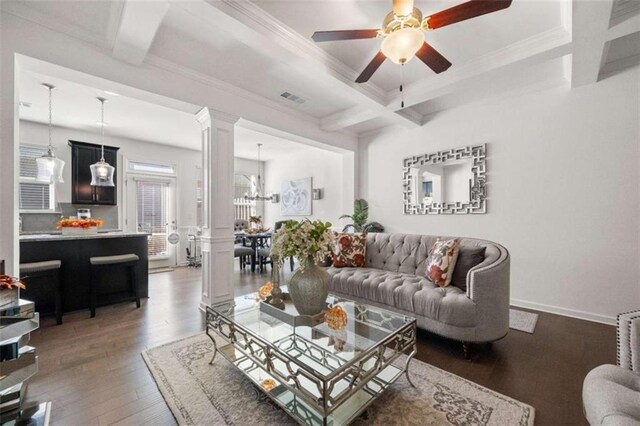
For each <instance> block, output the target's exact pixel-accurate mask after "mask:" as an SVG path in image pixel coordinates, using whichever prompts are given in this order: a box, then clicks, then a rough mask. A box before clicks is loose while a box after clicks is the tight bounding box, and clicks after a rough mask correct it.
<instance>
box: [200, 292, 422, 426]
mask: <svg viewBox="0 0 640 426" xmlns="http://www.w3.org/2000/svg"><path fill="white" fill-rule="evenodd" d="M327 303H328V304H329V306H334V305H336V304H337V305H339V306H341V307H342V308H343V309H344V310H345V311H346V313H347V324H346V326H345V327H344V328H343V329H341V330H333V329H331V328H329V327H328V326H327V325H326V324H325V323H324V322H322V321H315V322H312V323H309V324H308V325H303V326H300V325H298V326H293V325H291V324H290V323H289V322H288V321H284V320H282V319H279V318H278V317H277V316H274V315H270V314H269V313H267V312H264V311H263V310H261V308H260V302H259V301H257V300H256V298H255V297H253V296H241V297H237V298H236V299H235V300H234V303H228V304H223V305H217V306H209V307H207V310H206V322H207V329H206V332H207V335H208V336H209V337H210V338H211V340H212V341H213V345H214V352H213V356H212V358H211V362H210V363H213V362H214V360H215V358H216V355H217V353H220V355H222V356H223V357H224V358H225V359H226V360H227V361H229V362H230V363H232V364H233V365H235V366H236V367H237V368H238V369H239V370H240V371H241V372H242V373H244V374H245V375H246V376H247V377H248V378H249V379H250V380H251V381H253V383H254V384H255V385H256V386H257V387H258V388H259V389H261V390H262V392H264V393H265V394H266V395H267V396H268V397H270V398H271V399H272V400H273V401H274V402H275V403H277V404H278V405H279V406H280V407H281V408H282V409H283V410H285V411H286V412H287V413H288V414H289V415H290V416H291V417H293V418H294V419H295V420H296V421H297V422H299V423H301V424H306V425H346V424H349V423H350V422H351V421H353V420H354V419H355V418H356V417H357V416H359V415H360V414H361V413H363V412H364V410H366V408H367V407H368V406H369V405H370V404H371V403H372V402H373V401H374V400H375V399H376V398H377V397H378V396H380V395H381V394H382V393H383V392H384V391H385V390H386V389H388V388H389V386H390V385H391V384H392V383H394V382H395V381H396V380H397V379H398V378H399V377H400V376H401V375H402V374H405V375H406V377H407V380H408V381H409V383H410V384H411V385H412V386H413V383H411V380H410V377H409V363H410V362H411V360H412V359H413V357H414V355H415V354H416V351H417V346H416V320H415V318H412V317H408V316H404V315H399V314H397V313H394V312H391V311H387V310H384V309H380V308H377V307H373V306H368V305H365V304H361V303H358V302H354V301H351V300H347V299H342V298H338V297H334V296H329V299H328V300H327ZM212 333H215V335H217V336H218V337H220V338H222V340H224V341H225V344H224V345H218V344H216V341H215V339H214V335H213V334H212ZM403 353H408V355H409V356H408V358H407V360H406V362H404V363H403V365H401V366H398V365H394V364H393V362H394V361H395V360H396V359H397V358H398V357H399V356H400V355H402V354H403Z"/></svg>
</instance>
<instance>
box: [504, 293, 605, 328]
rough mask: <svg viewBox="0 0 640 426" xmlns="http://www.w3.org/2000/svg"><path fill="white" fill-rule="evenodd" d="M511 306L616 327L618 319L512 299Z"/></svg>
mask: <svg viewBox="0 0 640 426" xmlns="http://www.w3.org/2000/svg"><path fill="white" fill-rule="evenodd" d="M511 305H512V306H517V307H520V308H527V309H534V310H536V311H542V312H548V313H550V314H557V315H562V316H565V317H571V318H577V319H581V320H586V321H593V322H599V323H601V324H607V325H616V317H609V316H606V315H600V314H592V313H590V312H584V311H578V310H575V309H567V308H561V307H559V306H553V305H546V304H544V303H535V302H528V301H526V300H519V299H511Z"/></svg>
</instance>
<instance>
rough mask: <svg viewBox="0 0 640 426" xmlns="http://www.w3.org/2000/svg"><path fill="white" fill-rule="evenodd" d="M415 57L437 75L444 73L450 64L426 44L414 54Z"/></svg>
mask: <svg viewBox="0 0 640 426" xmlns="http://www.w3.org/2000/svg"><path fill="white" fill-rule="evenodd" d="M416 56H417V57H418V58H419V59H420V60H421V61H422V62H424V63H425V64H426V65H427V66H428V67H429V68H431V69H432V70H433V71H434V72H435V73H437V74H440V73H441V72H442V71H446V70H447V69H449V67H450V66H451V62H449V61H448V60H447V58H445V57H444V56H442V55H441V54H440V53H439V52H438V51H437V50H436V49H434V48H433V47H431V46H429V45H428V44H427V42H425V43H424V44H423V45H422V47H421V48H420V50H418V51H417V52H416Z"/></svg>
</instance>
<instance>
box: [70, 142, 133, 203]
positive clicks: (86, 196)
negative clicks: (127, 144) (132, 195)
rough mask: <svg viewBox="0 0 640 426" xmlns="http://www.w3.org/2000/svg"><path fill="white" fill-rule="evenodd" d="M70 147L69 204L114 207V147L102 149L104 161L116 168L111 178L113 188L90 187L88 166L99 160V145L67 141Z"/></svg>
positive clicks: (115, 174)
mask: <svg viewBox="0 0 640 426" xmlns="http://www.w3.org/2000/svg"><path fill="white" fill-rule="evenodd" d="M69 145H70V146H71V203H72V204H94V205H95V204H102V205H110V206H115V205H116V204H118V176H117V170H118V165H117V164H118V149H120V148H117V147H114V146H106V145H105V147H104V159H105V161H106V162H107V163H109V164H111V165H112V166H113V167H115V168H116V172H115V173H114V176H113V183H114V184H115V186H114V187H108V186H91V170H90V169H89V166H91V165H92V164H94V163H96V162H98V161H99V160H100V155H101V154H100V145H96V144H92V143H87V142H78V141H71V140H70V141H69Z"/></svg>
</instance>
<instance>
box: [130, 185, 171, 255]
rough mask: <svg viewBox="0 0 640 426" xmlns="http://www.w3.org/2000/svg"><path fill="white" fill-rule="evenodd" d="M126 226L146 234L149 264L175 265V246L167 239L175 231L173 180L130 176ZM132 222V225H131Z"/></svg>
mask: <svg viewBox="0 0 640 426" xmlns="http://www.w3.org/2000/svg"><path fill="white" fill-rule="evenodd" d="M130 177H131V178H132V179H130V180H128V183H127V187H128V191H127V192H128V193H129V194H128V196H127V199H128V205H129V207H128V208H127V210H128V213H127V221H126V222H127V223H128V224H129V225H128V226H127V229H128V230H130V231H134V232H144V233H147V234H150V235H149V267H151V268H156V267H166V266H175V265H176V262H177V260H176V246H175V245H173V244H170V243H169V242H168V241H167V237H168V235H169V234H170V233H172V232H174V231H175V228H176V222H175V205H174V203H175V201H174V199H175V197H174V188H175V180H174V179H166V178H154V177H147V176H144V177H143V176H130ZM131 225H133V226H131Z"/></svg>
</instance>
